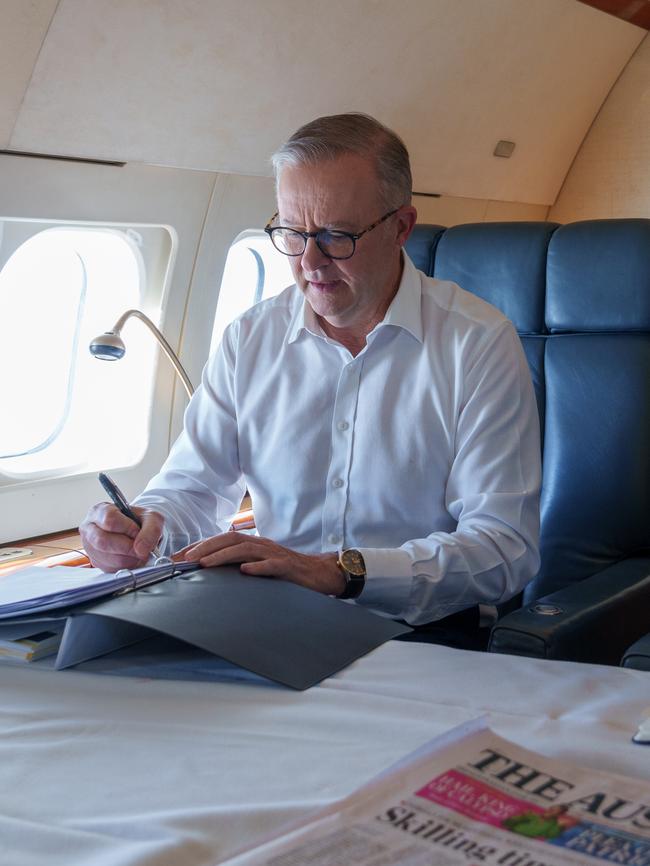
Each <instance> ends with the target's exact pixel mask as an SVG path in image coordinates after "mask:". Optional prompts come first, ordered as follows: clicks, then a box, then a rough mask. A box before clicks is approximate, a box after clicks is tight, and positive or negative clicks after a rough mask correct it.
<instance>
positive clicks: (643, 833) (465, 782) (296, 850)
mask: <svg viewBox="0 0 650 866" xmlns="http://www.w3.org/2000/svg"><path fill="white" fill-rule="evenodd" d="M224 862H225V863H227V864H228V866H262V864H264V866H352V864H355V866H357V864H358V866H456V864H459V866H460V864H463V866H478V864H489V866H566V864H576V866H578V864H584V866H586V864H592V866H593V864H596V863H597V862H600V863H616V864H627V866H650V782H643V781H641V780H635V779H631V778H626V777H622V776H615V775H613V774H607V773H603V772H600V771H596V770H587V769H583V768H579V767H576V766H572V765H571V764H569V763H566V762H564V761H562V762H560V761H557V760H553V759H550V758H546V757H543V756H541V755H539V754H536V753H534V752H530V751H528V750H526V749H523V748H521V747H519V746H517V745H515V744H514V743H511V742H509V741H507V740H504V739H501V738H500V737H498V736H496V734H494V733H493V732H492V731H490V730H489V729H488V728H486V727H485V726H484V724H483V723H482V722H480V721H478V722H472V723H469V724H466V725H463V726H461V727H460V728H455V729H454V730H453V731H451V732H449V733H447V734H445V735H444V736H443V737H439V738H436V739H435V740H432V741H431V742H430V743H428V744H427V745H426V746H425V747H422V748H421V749H418V750H417V751H416V752H414V753H413V754H411V755H410V756H408V757H407V758H406V759H404V760H403V761H400V762H399V763H398V764H397V765H395V766H393V767H392V768H390V769H389V770H387V771H386V772H384V773H382V774H381V775H380V776H378V777H376V778H375V779H374V780H373V781H371V782H370V783H368V784H367V785H364V786H363V787H362V788H360V789H359V790H357V791H356V792H355V793H353V794H352V795H350V796H349V797H347V798H345V799H344V800H342V801H339V802H337V803H335V804H333V805H332V806H330V807H327V808H326V809H324V810H321V811H319V812H318V813H316V814H312V815H311V816H308V818H307V819H305V820H304V821H303V822H302V824H301V825H298V824H294V825H293V826H292V827H290V828H288V829H287V828H285V831H284V833H282V834H281V835H278V836H277V837H275V838H273V839H270V840H268V841H267V842H265V843H264V844H262V845H257V846H256V847H255V848H254V849H252V850H249V851H245V852H241V853H239V854H238V855H237V856H235V857H232V858H230V859H228V860H226V861H224Z"/></svg>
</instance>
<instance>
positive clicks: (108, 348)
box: [89, 310, 194, 397]
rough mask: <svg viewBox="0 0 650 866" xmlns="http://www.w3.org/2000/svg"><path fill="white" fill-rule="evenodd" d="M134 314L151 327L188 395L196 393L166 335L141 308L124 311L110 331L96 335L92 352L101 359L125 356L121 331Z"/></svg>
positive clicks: (90, 347)
mask: <svg viewBox="0 0 650 866" xmlns="http://www.w3.org/2000/svg"><path fill="white" fill-rule="evenodd" d="M131 316H133V317H134V318H136V319H140V321H141V322H143V324H145V325H146V326H147V328H149V330H150V331H151V333H152V334H153V336H154V337H155V339H156V340H157V342H158V345H159V346H160V348H161V349H162V350H163V352H164V353H165V355H166V356H167V358H168V360H169V362H170V363H171V365H172V367H173V368H174V370H176V373H177V374H178V377H179V379H180V380H181V382H182V383H183V385H184V387H185V390H186V391H187V396H188V397H191V396H192V394H193V393H194V386H193V385H192V383H191V382H190V379H189V376H188V375H187V373H186V372H185V370H184V369H183V366H182V364H181V362H180V361H179V360H178V357H177V355H176V353H175V352H174V350H173V349H172V347H171V346H170V345H169V343H168V342H167V340H166V339H165V337H164V336H163V335H162V334H161V333H160V331H159V330H158V328H157V327H156V326H155V325H154V323H153V322H152V321H151V319H149V318H148V317H147V316H145V314H144V313H142V312H141V311H140V310H127V311H126V312H125V313H122V315H121V316H120V318H119V319H118V320H117V322H116V323H115V324H114V325H113V327H112V329H111V330H110V331H105V332H104V333H103V334H101V336H99V337H95V339H94V340H93V341H92V342H91V343H90V346H89V349H90V354H91V355H93V356H94V357H95V358H99V359H100V360H101V361H119V360H120V358H123V357H124V354H125V353H126V346H125V345H124V341H123V340H122V337H121V336H120V331H121V330H122V328H123V327H124V325H125V323H126V322H127V321H128V319H130V318H131Z"/></svg>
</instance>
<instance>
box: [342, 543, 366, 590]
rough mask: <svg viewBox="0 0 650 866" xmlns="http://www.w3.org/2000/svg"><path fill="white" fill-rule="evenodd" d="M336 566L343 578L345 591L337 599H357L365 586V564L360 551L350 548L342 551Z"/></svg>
mask: <svg viewBox="0 0 650 866" xmlns="http://www.w3.org/2000/svg"><path fill="white" fill-rule="evenodd" d="M336 564H337V565H338V567H339V568H340V569H341V571H342V572H343V576H344V577H345V589H344V590H343V592H342V593H341V595H339V596H338V598H358V597H359V596H360V595H361V593H362V591H363V588H364V586H365V585H366V564H365V562H364V561H363V556H362V555H361V553H360V551H358V550H355V549H354V548H352V547H351V548H349V549H348V550H344V551H342V553H341V554H340V555H339V558H338V559H337V561H336Z"/></svg>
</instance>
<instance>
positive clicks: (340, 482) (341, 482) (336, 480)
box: [332, 478, 343, 487]
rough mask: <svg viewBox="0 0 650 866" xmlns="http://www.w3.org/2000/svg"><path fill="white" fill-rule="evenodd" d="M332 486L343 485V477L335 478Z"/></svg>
mask: <svg viewBox="0 0 650 866" xmlns="http://www.w3.org/2000/svg"><path fill="white" fill-rule="evenodd" d="M332 487H343V479H342V478H335V479H334V481H332Z"/></svg>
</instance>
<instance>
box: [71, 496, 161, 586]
mask: <svg viewBox="0 0 650 866" xmlns="http://www.w3.org/2000/svg"><path fill="white" fill-rule="evenodd" d="M133 511H134V512H135V513H136V514H137V515H138V517H139V518H140V520H141V521H142V528H140V527H139V526H137V525H136V524H135V523H134V522H133V521H132V520H129V518H128V517H125V516H124V515H123V514H122V512H121V511H119V510H118V509H117V508H116V507H115V506H114V505H109V504H108V503H107V502H99V503H98V504H97V505H93V507H92V508H91V509H90V510H89V512H88V514H87V515H86V517H85V518H84V521H83V523H82V524H81V525H80V527H79V534H80V535H81V538H82V541H83V545H84V549H85V551H86V553H87V554H88V556H89V557H90V561H91V562H92V564H93V565H94V566H96V567H97V568H101V569H102V571H108V572H112V571H118V570H119V569H120V568H138V567H139V566H141V565H144V564H145V563H146V561H147V560H148V559H149V556H150V555H151V552H152V551H153V549H154V547H155V546H156V545H157V544H158V540H159V538H160V536H161V535H162V530H163V523H164V520H163V517H162V515H160V514H158V512H157V511H151V510H149V509H148V508H138V507H137V506H133Z"/></svg>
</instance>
